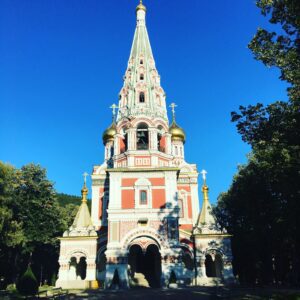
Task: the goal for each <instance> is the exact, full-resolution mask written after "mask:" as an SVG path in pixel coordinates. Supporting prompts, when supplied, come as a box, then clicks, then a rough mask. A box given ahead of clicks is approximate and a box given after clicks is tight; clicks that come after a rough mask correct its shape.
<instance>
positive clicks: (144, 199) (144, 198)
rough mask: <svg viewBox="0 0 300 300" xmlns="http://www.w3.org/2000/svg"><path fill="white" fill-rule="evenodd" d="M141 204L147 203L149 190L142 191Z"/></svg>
mask: <svg viewBox="0 0 300 300" xmlns="http://www.w3.org/2000/svg"><path fill="white" fill-rule="evenodd" d="M140 204H141V205H145V204H147V191H140Z"/></svg>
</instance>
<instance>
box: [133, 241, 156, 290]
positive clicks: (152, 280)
mask: <svg viewBox="0 0 300 300" xmlns="http://www.w3.org/2000/svg"><path fill="white" fill-rule="evenodd" d="M128 266H129V276H130V283H131V287H151V288H158V287H160V281H161V256H160V253H159V249H158V247H157V246H156V245H154V244H151V245H149V246H148V247H147V248H146V249H145V248H143V247H141V246H140V245H138V244H133V245H132V246H131V247H130V249H129V256H128Z"/></svg>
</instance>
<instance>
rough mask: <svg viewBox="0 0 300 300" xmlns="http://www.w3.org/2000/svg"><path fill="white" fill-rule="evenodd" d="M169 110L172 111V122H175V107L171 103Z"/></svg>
mask: <svg viewBox="0 0 300 300" xmlns="http://www.w3.org/2000/svg"><path fill="white" fill-rule="evenodd" d="M169 107H171V110H172V116H173V122H175V107H177V105H176V104H175V103H174V102H173V103H171V104H170V106H169Z"/></svg>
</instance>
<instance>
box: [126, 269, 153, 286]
mask: <svg viewBox="0 0 300 300" xmlns="http://www.w3.org/2000/svg"><path fill="white" fill-rule="evenodd" d="M130 285H131V286H133V287H145V288H148V287H150V286H149V283H148V281H147V279H146V278H145V275H144V274H142V273H135V274H134V277H133V278H131V280H130Z"/></svg>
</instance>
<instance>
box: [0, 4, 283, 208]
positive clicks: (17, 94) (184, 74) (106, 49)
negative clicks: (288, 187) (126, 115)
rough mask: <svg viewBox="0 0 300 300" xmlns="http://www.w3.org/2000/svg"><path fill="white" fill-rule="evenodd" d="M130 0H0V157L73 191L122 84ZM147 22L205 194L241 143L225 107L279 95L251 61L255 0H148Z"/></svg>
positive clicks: (95, 160) (273, 79)
mask: <svg viewBox="0 0 300 300" xmlns="http://www.w3.org/2000/svg"><path fill="white" fill-rule="evenodd" d="M137 2H138V1H134V0H115V1H110V0H109V1H108V0H107V1H104V0H101V1H99V0H88V1H87V0H72V1H70V0H51V1H50V0H30V1H24V0H2V1H1V2H0V103H1V106H0V141H1V145H0V159H1V160H2V161H4V162H9V163H11V164H12V165H14V166H16V167H20V166H22V165H23V164H27V163H29V162H35V163H39V164H41V165H42V166H43V167H45V168H46V169H47V171H48V177H49V178H50V179H51V180H52V181H54V182H55V188H56V189H57V190H58V191H59V192H64V193H68V194H79V193H80V189H81V186H82V173H83V172H84V171H87V172H89V173H91V171H92V166H93V165H98V164H101V163H102V162H103V145H102V140H101V136H102V132H103V130H104V129H105V128H106V127H107V126H108V125H109V124H110V121H111V113H110V110H109V106H110V105H111V104H112V103H114V102H117V99H118V92H119V90H120V89H121V87H122V76H123V75H124V72H125V69H126V65H127V60H128V56H129V52H130V47H131V42H132V39H133V33H134V28H135V7H136V5H137ZM144 3H145V5H146V6H147V9H148V12H147V28H148V32H149V35H150V41H151V45H152V49H153V53H154V57H155V60H156V66H157V68H158V71H159V73H160V75H161V83H162V86H163V88H164V90H165V91H166V94H167V102H168V104H170V103H171V102H175V103H177V105H178V107H177V121H178V123H179V125H180V126H182V127H183V128H184V129H185V131H186V135H187V141H186V146H185V155H186V160H187V161H188V162H191V163H196V164H197V165H198V169H199V171H200V170H201V169H206V170H207V171H208V175H207V176H208V184H209V187H210V198H211V200H212V202H215V201H216V198H217V196H218V194H219V193H220V192H222V191H226V190H227V189H228V187H229V185H230V183H231V181H232V177H233V175H234V174H235V173H236V170H237V165H238V164H240V163H244V162H246V154H247V153H248V152H249V150H250V149H249V147H248V146H247V145H246V144H244V143H243V142H242V141H241V138H240V136H239V135H238V134H237V132H236V128H235V125H234V124H232V123H231V122H230V112H231V111H233V110H237V109H238V106H239V105H248V104H255V103H256V102H262V103H265V104H267V103H270V102H273V101H275V100H286V99H287V97H286V85H285V84H284V83H282V82H281V81H280V80H279V79H278V76H279V72H278V71H277V70H276V69H273V68H266V67H265V66H263V65H262V63H260V62H257V61H255V60H254V59H253V56H252V54H251V52H250V50H248V49H247V44H248V42H249V41H250V40H251V38H252V37H253V35H254V34H255V32H256V28H257V27H258V26H260V27H264V28H267V29H268V28H269V29H270V28H272V27H271V25H269V24H268V23H267V19H266V18H264V17H263V16H262V15H260V11H259V10H258V9H257V8H256V6H255V1H253V0H242V1H237V0H235V1H234V0H226V1H224V0H217V1H209V0H201V1H200V0H189V1H182V0H181V1H180V0H172V1H171V0H148V1H144Z"/></svg>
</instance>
